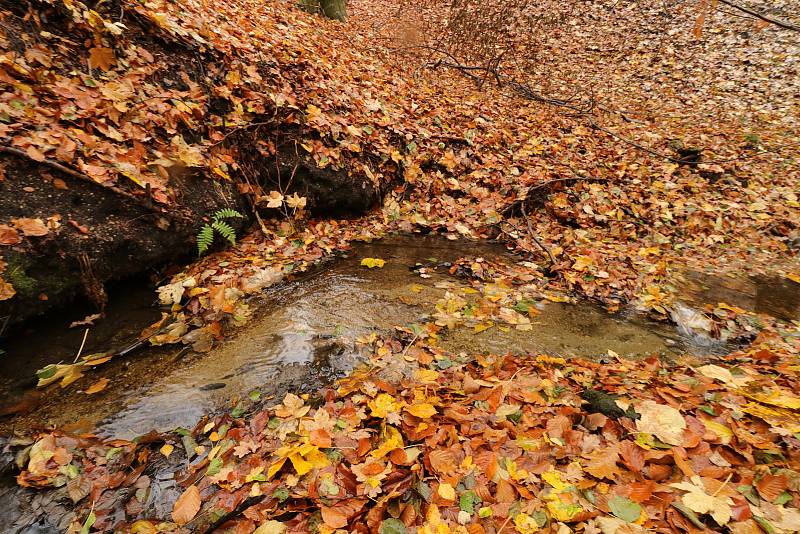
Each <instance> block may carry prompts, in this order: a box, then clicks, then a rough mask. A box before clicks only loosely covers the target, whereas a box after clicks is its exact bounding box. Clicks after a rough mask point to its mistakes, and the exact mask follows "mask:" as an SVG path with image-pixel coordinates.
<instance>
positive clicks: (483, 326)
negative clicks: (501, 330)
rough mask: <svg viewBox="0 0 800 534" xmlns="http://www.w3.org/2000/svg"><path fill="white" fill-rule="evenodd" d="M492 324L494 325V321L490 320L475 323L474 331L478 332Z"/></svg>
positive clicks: (487, 328)
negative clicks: (483, 322)
mask: <svg viewBox="0 0 800 534" xmlns="http://www.w3.org/2000/svg"><path fill="white" fill-rule="evenodd" d="M493 326H494V323H492V322H488V323H485V324H476V325H475V333H476V334H479V333H481V332H483V331H484V330H489V329H490V328H491V327H493Z"/></svg>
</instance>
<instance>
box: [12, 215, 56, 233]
mask: <svg viewBox="0 0 800 534" xmlns="http://www.w3.org/2000/svg"><path fill="white" fill-rule="evenodd" d="M11 223H12V224H13V225H14V226H16V227H17V229H18V230H20V231H21V232H22V233H23V234H25V235H26V236H33V237H41V236H43V235H47V234H48V233H49V232H50V229H49V228H47V225H46V224H45V223H44V221H43V220H41V219H29V218H27V217H21V218H19V219H12V220H11Z"/></svg>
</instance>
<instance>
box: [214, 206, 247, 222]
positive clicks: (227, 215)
mask: <svg viewBox="0 0 800 534" xmlns="http://www.w3.org/2000/svg"><path fill="white" fill-rule="evenodd" d="M242 217H244V215H242V214H241V213H239V212H238V211H236V210H234V209H231V208H222V209H218V210H217V211H216V213H214V221H215V222H216V221H219V220H221V219H233V218H239V219H241V218H242Z"/></svg>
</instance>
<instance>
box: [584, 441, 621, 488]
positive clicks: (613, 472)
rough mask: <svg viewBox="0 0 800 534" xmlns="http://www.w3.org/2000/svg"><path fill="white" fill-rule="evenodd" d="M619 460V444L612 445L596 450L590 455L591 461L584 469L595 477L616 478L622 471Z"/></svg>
mask: <svg viewBox="0 0 800 534" xmlns="http://www.w3.org/2000/svg"><path fill="white" fill-rule="evenodd" d="M617 460H619V446H618V445H610V446H609V447H606V448H605V449H598V450H596V451H594V452H593V453H592V454H591V456H589V463H587V464H586V467H585V468H584V470H585V471H586V472H587V473H589V474H590V475H592V476H593V477H595V478H607V479H609V480H614V479H615V477H616V476H617V475H618V474H619V473H620V469H619V467H617Z"/></svg>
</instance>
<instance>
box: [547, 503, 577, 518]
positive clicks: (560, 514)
mask: <svg viewBox="0 0 800 534" xmlns="http://www.w3.org/2000/svg"><path fill="white" fill-rule="evenodd" d="M547 510H548V511H549V512H550V515H551V516H552V517H553V519H555V520H556V521H569V520H570V519H572V518H573V517H575V516H576V515H578V514H579V513H581V512H582V511H583V508H581V506H580V505H579V504H567V503H565V502H561V501H560V500H558V501H550V502H548V503H547Z"/></svg>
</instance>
